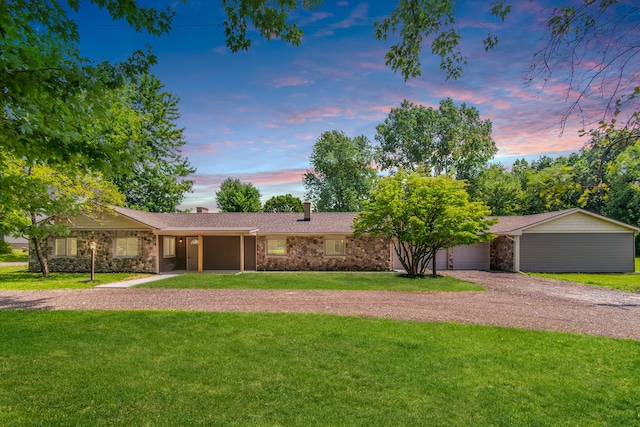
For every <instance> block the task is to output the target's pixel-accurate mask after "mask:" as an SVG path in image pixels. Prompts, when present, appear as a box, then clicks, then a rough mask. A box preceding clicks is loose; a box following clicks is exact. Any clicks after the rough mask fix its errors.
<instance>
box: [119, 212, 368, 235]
mask: <svg viewBox="0 0 640 427" xmlns="http://www.w3.org/2000/svg"><path fill="white" fill-rule="evenodd" d="M114 209H115V211H116V212H117V213H118V214H120V215H123V216H125V217H127V218H130V219H133V220H135V221H137V222H140V223H142V224H144V225H147V226H149V227H150V228H153V229H156V230H158V231H167V232H168V231H179V230H185V231H256V232H257V234H351V233H353V228H352V226H353V220H354V218H355V217H356V215H358V213H357V212H314V213H313V214H312V215H311V220H310V221H304V215H303V214H302V213H297V212H291V213H289V212H287V213H273V212H259V213H245V212H226V213H221V212H216V213H151V212H141V211H136V210H133V209H127V208H121V207H116V208H114Z"/></svg>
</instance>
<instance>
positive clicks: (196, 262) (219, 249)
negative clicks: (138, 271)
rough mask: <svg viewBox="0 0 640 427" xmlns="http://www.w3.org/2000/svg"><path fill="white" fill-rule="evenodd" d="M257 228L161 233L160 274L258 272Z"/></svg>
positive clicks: (159, 241) (159, 242)
mask: <svg viewBox="0 0 640 427" xmlns="http://www.w3.org/2000/svg"><path fill="white" fill-rule="evenodd" d="M257 231H258V230H257V229H256V228H242V229H228V228H227V229H221V230H185V229H180V230H175V231H171V230H166V229H164V230H162V231H159V233H158V234H157V239H158V248H159V251H158V255H159V262H158V273H165V272H169V271H177V270H182V271H194V272H198V273H202V272H205V271H220V270H225V271H239V272H240V273H244V272H245V271H256V265H257V264H256V233H257Z"/></svg>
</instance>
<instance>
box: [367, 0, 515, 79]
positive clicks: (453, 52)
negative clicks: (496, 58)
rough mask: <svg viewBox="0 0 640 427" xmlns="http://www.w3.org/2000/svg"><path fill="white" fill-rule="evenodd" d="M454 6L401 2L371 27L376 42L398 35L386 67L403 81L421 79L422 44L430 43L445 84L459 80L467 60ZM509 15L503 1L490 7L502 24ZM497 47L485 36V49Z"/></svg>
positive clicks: (436, 2) (415, 0)
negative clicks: (442, 72)
mask: <svg viewBox="0 0 640 427" xmlns="http://www.w3.org/2000/svg"><path fill="white" fill-rule="evenodd" d="M456 5H457V3H456V2H454V1H451V0H446V1H439V0H400V1H399V2H398V6H396V8H395V9H394V10H393V11H392V12H391V16H389V17H388V18H384V19H383V20H381V21H379V22H376V23H375V24H374V28H375V36H376V38H377V39H378V40H387V38H388V37H389V35H392V34H396V33H399V34H400V41H399V42H398V43H396V44H394V45H392V46H391V49H390V50H389V52H387V54H386V64H387V65H388V66H390V67H391V69H392V70H394V71H400V73H401V74H402V76H403V77H404V79H405V80H408V79H409V78H412V77H418V76H420V75H421V74H422V73H421V70H420V68H421V62H420V52H421V51H422V45H423V41H424V40H430V41H431V53H432V54H434V55H436V56H439V57H440V69H442V70H444V71H445V72H446V76H447V80H448V79H450V78H452V79H454V80H455V79H458V78H460V76H461V75H462V72H463V70H464V67H465V65H467V58H466V57H465V56H464V55H463V54H462V50H461V49H460V40H461V36H460V32H459V29H458V22H457V18H456V14H455V8H456ZM510 11H511V6H510V5H506V4H505V3H504V2H503V1H496V2H493V3H491V14H492V15H493V16H495V17H498V18H500V19H501V20H502V21H504V19H505V17H506V16H507V14H508V13H509V12H510ZM497 44H498V37H497V36H495V35H493V34H492V33H488V34H487V38H486V39H485V40H484V46H485V49H486V50H489V49H493V48H494V47H495V46H496V45H497Z"/></svg>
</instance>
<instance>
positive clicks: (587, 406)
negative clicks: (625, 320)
mask: <svg viewBox="0 0 640 427" xmlns="http://www.w3.org/2000/svg"><path fill="white" fill-rule="evenodd" d="M0 324H2V328H0V342H2V346H0V425H12V426H31V425H50V426H54V425H60V426H62V425H157V426H175V425H180V426H194V425H291V426H295V425H304V426H307V425H332V426H333V425H353V426H358V425H361V426H376V425H380V426H389V425H518V426H527V425H530V426H546V425H567V426H585V425H592V426H595V425H620V426H622V425H624V426H633V425H639V424H640V417H639V416H640V401H639V400H638V396H640V370H638V369H637V368H638V366H640V342H638V341H631V340H615V339H610V338H603V337H593V336H587V335H571V334H564V333H551V332H539V331H527V330H519V329H507V328H498V327H487V326H476V325H465V324H452V323H444V324H433V323H416V322H402V321H392V320H384V319H363V318H357V317H338V316H329V315H318V314H256V313H199V312H168V311H165V312H158V311H147V312H145V311H142V312H140V311H138V312H131V311H122V312H111V311H87V312H78V311H48V312H47V311H0Z"/></svg>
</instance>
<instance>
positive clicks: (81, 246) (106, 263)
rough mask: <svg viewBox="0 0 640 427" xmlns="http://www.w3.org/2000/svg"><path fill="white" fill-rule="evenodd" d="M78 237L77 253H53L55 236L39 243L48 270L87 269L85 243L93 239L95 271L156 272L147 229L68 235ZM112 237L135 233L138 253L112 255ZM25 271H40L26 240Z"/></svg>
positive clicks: (153, 245) (153, 246) (88, 259)
mask: <svg viewBox="0 0 640 427" xmlns="http://www.w3.org/2000/svg"><path fill="white" fill-rule="evenodd" d="M57 237H76V238H77V239H78V255H77V256H64V257H57V256H55V255H54V242H55V237H50V238H48V239H47V240H46V241H45V243H44V244H43V245H42V246H43V248H42V253H43V255H44V257H45V258H47V261H48V265H49V271H52V272H68V273H81V272H90V271H91V249H89V243H90V242H92V241H94V242H96V260H95V272H96V273H114V272H134V273H156V269H157V247H156V237H155V236H154V235H153V233H152V232H150V231H72V232H71V233H70V234H69V235H68V236H57ZM116 237H137V238H138V256H136V257H116V256H115V238H116ZM29 271H41V268H40V263H39V262H38V258H37V256H36V253H35V250H34V248H33V243H30V244H29Z"/></svg>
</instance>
